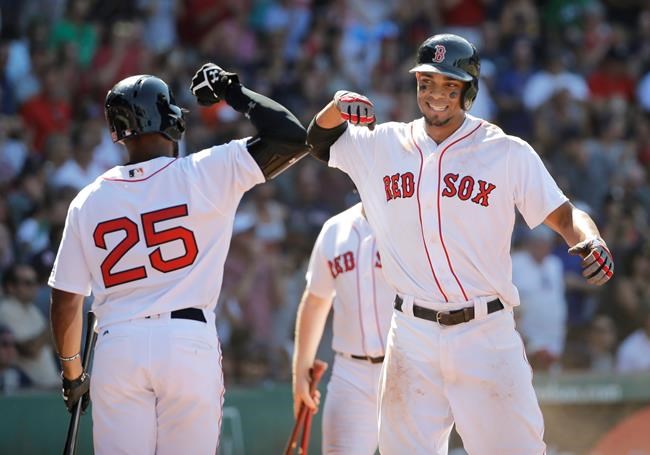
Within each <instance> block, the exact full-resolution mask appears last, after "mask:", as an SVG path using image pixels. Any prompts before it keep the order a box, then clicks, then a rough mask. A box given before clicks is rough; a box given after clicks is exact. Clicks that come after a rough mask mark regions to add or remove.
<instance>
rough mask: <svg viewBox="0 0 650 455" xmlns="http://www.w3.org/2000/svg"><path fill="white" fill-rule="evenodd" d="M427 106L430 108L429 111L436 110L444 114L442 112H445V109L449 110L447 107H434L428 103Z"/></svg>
mask: <svg viewBox="0 0 650 455" xmlns="http://www.w3.org/2000/svg"><path fill="white" fill-rule="evenodd" d="M427 106H429V109H431V110H434V111H437V112H442V111H444V110H445V109H447V106H442V107H436V106H432V105H431V104H429V103H427Z"/></svg>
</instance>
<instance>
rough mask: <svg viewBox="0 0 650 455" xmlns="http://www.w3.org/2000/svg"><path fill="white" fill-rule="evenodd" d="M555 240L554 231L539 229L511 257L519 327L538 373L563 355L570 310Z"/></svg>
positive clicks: (531, 362) (532, 364) (527, 351)
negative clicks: (517, 302)
mask: <svg viewBox="0 0 650 455" xmlns="http://www.w3.org/2000/svg"><path fill="white" fill-rule="evenodd" d="M554 239H555V233H554V232H553V231H552V230H551V229H549V228H547V227H546V226H539V227H537V228H535V229H533V230H532V231H530V232H529V233H528V234H527V235H526V237H525V238H524V240H523V247H522V249H521V250H520V251H516V252H514V253H513V254H512V281H513V283H514V284H515V286H516V287H517V289H518V291H519V297H520V300H521V305H520V306H519V307H517V309H516V311H517V313H518V315H517V321H518V324H517V325H518V328H519V331H520V332H521V335H522V337H523V339H524V343H525V345H526V354H527V356H528V359H529V362H530V364H531V366H532V367H533V369H536V370H548V369H550V368H552V367H553V365H555V364H557V362H558V361H559V359H560V358H561V357H562V353H563V351H564V337H565V333H566V319H567V309H566V301H565V299H564V277H563V273H562V263H561V261H560V260H559V259H558V258H557V257H555V256H553V255H552V254H551V250H552V248H553V243H554Z"/></svg>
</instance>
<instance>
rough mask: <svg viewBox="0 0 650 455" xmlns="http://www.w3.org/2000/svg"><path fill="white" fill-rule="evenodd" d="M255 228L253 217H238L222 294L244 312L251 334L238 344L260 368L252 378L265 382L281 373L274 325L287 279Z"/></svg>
mask: <svg viewBox="0 0 650 455" xmlns="http://www.w3.org/2000/svg"><path fill="white" fill-rule="evenodd" d="M255 224H256V220H255V218H254V216H253V215H251V214H250V213H242V212H239V213H238V214H237V216H236V217H235V221H234V225H233V237H232V241H231V244H230V250H229V252H228V258H227V259H226V262H225V265H224V278H223V289H222V292H221V294H222V299H223V300H224V301H229V300H233V301H234V302H236V306H237V307H238V308H239V311H241V315H242V322H243V323H244V324H245V328H246V332H247V333H246V335H245V337H242V338H243V339H240V340H238V341H239V342H241V343H242V344H243V346H242V347H240V348H239V349H241V350H243V351H244V352H245V353H246V354H247V358H248V360H250V361H252V362H253V363H254V364H256V366H257V367H258V369H257V371H255V372H254V373H252V374H251V375H252V376H254V377H257V379H261V378H264V377H267V375H274V374H277V373H279V372H277V371H273V370H272V367H273V365H271V360H272V356H273V353H272V349H273V348H274V346H272V344H271V341H272V333H271V330H272V328H273V327H272V324H271V321H272V320H273V313H274V311H275V310H277V309H278V308H279V307H280V306H281V305H282V301H283V300H282V299H283V290H282V286H283V279H282V277H281V276H280V273H281V272H282V264H281V259H280V257H279V256H278V254H277V252H272V251H264V244H263V243H262V242H261V241H260V240H259V239H258V238H256V235H255ZM234 302H230V303H229V305H231V306H232V305H234ZM239 368H240V370H239V372H240V374H242V375H243V374H244V372H243V371H242V370H241V368H242V367H241V366H240V367H239Z"/></svg>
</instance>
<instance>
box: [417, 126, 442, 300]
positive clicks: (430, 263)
mask: <svg viewBox="0 0 650 455" xmlns="http://www.w3.org/2000/svg"><path fill="white" fill-rule="evenodd" d="M411 139H412V140H413V144H415V148H417V149H418V152H419V153H420V169H419V171H418V186H417V191H416V195H415V196H416V201H417V204H418V216H419V218H420V232H421V233H422V243H423V244H424V252H425V253H426V254H427V260H428V261H429V269H430V270H431V274H432V275H433V279H434V280H435V282H436V285H437V286H438V290H439V291H440V293H441V294H442V296H443V297H444V299H445V302H449V299H448V298H447V294H445V291H443V290H442V287H441V286H440V283H439V282H438V277H437V276H436V272H435V270H434V269H433V263H432V262H431V256H430V255H429V248H428V247H427V241H426V239H425V238H424V224H423V223H422V205H421V204H420V181H421V179H422V168H423V167H424V154H423V153H422V149H420V146H419V145H418V143H417V142H416V141H415V136H413V123H411Z"/></svg>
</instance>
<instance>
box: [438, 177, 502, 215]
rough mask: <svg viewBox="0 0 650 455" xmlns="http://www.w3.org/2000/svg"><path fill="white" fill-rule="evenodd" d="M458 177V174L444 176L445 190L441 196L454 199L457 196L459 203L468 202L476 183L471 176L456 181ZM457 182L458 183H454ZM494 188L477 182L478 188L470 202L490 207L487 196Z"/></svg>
mask: <svg viewBox="0 0 650 455" xmlns="http://www.w3.org/2000/svg"><path fill="white" fill-rule="evenodd" d="M459 177H460V175H459V174H453V173H449V174H447V175H445V177H444V178H443V181H444V182H445V189H444V190H442V195H443V196H445V197H454V196H458V199H460V200H461V201H466V200H468V199H469V198H470V197H471V196H472V194H474V187H475V186H476V181H475V180H474V177H472V176H471V175H466V176H464V177H463V178H461V179H460V181H458V178H459ZM456 182H458V183H456ZM495 188H496V185H494V184H493V183H490V182H486V181H485V180H479V181H478V188H477V190H478V191H477V192H476V194H474V197H472V202H473V203H475V204H479V205H482V206H483V207H487V206H488V205H490V203H489V200H488V198H489V196H490V193H491V192H492V191H493V190H494V189H495Z"/></svg>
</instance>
